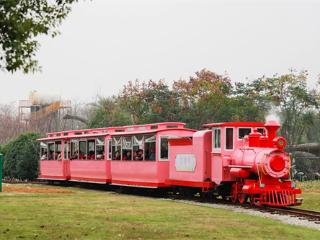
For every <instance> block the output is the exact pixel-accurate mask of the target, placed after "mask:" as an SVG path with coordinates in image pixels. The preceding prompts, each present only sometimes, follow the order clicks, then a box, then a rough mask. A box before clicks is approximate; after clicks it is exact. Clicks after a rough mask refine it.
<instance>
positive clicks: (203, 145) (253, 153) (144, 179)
mask: <svg viewBox="0 0 320 240" xmlns="http://www.w3.org/2000/svg"><path fill="white" fill-rule="evenodd" d="M279 127H280V125H279V124H278V123H277V122H275V121H269V122H267V123H266V124H264V123H256V122H226V123H212V124H206V125H204V128H205V129H204V130H200V131H196V130H193V129H188V128H185V124H184V123H179V122H164V123H155V124H145V125H133V126H122V127H109V128H98V129H87V130H72V131H64V132H54V133H48V134H47V137H46V138H42V139H39V141H40V142H41V151H40V175H39V179H46V180H63V181H85V182H93V183H102V184H112V185H124V186H135V187H142V188H164V189H167V188H170V189H177V190H178V191H179V192H181V193H183V192H184V193H186V192H187V193H192V194H193V193H201V194H203V195H207V196H217V195H220V196H222V197H223V198H230V199H231V200H232V201H233V202H240V203H244V202H246V201H248V200H250V202H251V203H252V204H255V205H269V206H293V205H299V204H301V202H302V200H301V199H299V198H297V194H300V193H301V190H300V189H298V188H296V187H295V185H294V183H293V182H292V181H291V179H290V156H289V154H288V153H286V152H285V151H284V148H285V145H286V141H285V139H284V138H282V137H277V136H276V132H277V130H278V129H279Z"/></svg>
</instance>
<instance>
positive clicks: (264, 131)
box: [256, 127, 267, 135]
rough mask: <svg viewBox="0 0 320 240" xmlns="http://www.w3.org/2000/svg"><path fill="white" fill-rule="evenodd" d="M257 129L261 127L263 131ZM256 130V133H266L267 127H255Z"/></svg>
mask: <svg viewBox="0 0 320 240" xmlns="http://www.w3.org/2000/svg"><path fill="white" fill-rule="evenodd" d="M259 129H262V130H263V133H261V132H259ZM256 130H257V132H258V133H261V135H263V134H265V135H266V133H267V129H266V128H265V127H257V128H256Z"/></svg>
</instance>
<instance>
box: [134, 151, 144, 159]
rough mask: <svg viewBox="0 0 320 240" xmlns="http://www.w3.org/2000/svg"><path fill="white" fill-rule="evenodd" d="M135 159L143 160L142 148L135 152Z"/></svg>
mask: <svg viewBox="0 0 320 240" xmlns="http://www.w3.org/2000/svg"><path fill="white" fill-rule="evenodd" d="M135 160H138V161H141V160H143V150H142V149H139V150H138V151H137V152H136V157H135Z"/></svg>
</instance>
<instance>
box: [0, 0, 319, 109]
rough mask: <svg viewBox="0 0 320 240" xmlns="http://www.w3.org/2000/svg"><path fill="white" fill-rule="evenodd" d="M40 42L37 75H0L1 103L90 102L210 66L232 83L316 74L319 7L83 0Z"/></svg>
mask: <svg viewBox="0 0 320 240" xmlns="http://www.w3.org/2000/svg"><path fill="white" fill-rule="evenodd" d="M60 30H61V35H60V36H58V37H57V38H54V39H51V38H49V37H43V38H42V39H41V45H42V46H41V48H40V50H39V52H38V55H37V57H38V59H39V61H40V65H41V66H42V68H43V71H42V72H41V73H37V74H30V75H23V74H22V73H14V74H10V73H4V72H0V81H1V85H0V86H1V88H0V89H1V93H0V103H8V102H13V101H17V100H19V99H27V98H28V95H29V93H30V91H32V90H38V91H39V92H41V93H43V94H60V95H61V96H62V97H63V98H65V99H71V100H76V101H92V100H94V99H95V96H96V95H97V94H99V95H102V96H110V95H113V94H117V93H118V92H119V90H120V89H121V88H122V86H123V85H124V84H125V83H126V82H127V81H129V80H135V79H136V78H138V79H140V80H149V79H155V80H158V79H165V80H166V81H167V82H168V83H169V84H171V83H172V82H173V80H177V79H179V78H187V77H188V76H190V75H193V73H194V72H195V71H197V70H200V69H202V68H207V69H209V70H213V71H215V72H217V73H220V74H223V73H225V72H227V73H228V74H229V76H230V77H231V79H232V80H233V81H246V78H248V79H249V80H253V79H255V78H257V77H260V76H261V75H263V74H266V75H273V74H274V73H286V72H287V70H288V69H289V68H295V69H298V70H301V69H307V70H309V71H310V84H311V85H313V84H314V83H315V82H316V79H317V75H318V74H319V73H320V68H319V67H320V66H319V62H320V61H319V58H320V1H316V0H315V1H307V0H301V1H293V0H292V1H281V0H274V1H271V0H270V1H262V0H260V1H259V0H252V1H241V0H234V1H227V0H221V1H214V0H108V1H106V0H92V1H89V0H85V1H83V0H79V3H77V4H75V5H74V8H73V11H72V13H71V14H70V15H69V17H68V18H67V19H66V20H65V21H64V22H63V25H62V26H61V28H60Z"/></svg>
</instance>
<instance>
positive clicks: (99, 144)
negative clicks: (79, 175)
mask: <svg viewBox="0 0 320 240" xmlns="http://www.w3.org/2000/svg"><path fill="white" fill-rule="evenodd" d="M110 148H111V146H110ZM96 157H97V160H100V159H104V138H97V139H96Z"/></svg>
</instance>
